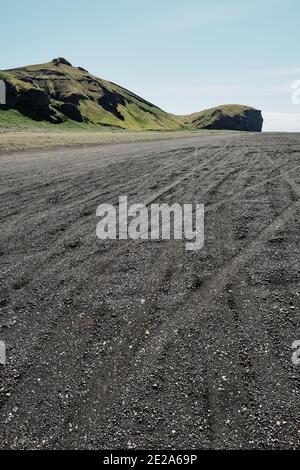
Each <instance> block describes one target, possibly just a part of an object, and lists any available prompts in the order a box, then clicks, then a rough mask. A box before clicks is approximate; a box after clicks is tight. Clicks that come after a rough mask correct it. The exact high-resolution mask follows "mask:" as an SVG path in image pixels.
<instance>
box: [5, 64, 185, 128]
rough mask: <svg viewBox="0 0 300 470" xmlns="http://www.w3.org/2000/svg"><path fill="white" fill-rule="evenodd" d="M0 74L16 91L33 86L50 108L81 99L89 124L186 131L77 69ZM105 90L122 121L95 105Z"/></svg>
mask: <svg viewBox="0 0 300 470" xmlns="http://www.w3.org/2000/svg"><path fill="white" fill-rule="evenodd" d="M1 73H2V78H5V79H6V80H9V81H10V82H11V83H13V84H14V85H15V86H16V87H17V89H18V90H19V91H22V90H25V89H30V88H32V87H33V86H35V87H38V88H40V89H42V90H44V91H46V92H47V93H48V94H49V95H52V104H53V107H55V105H57V104H58V100H59V98H57V96H59V97H60V98H61V102H62V101H68V97H70V96H74V95H77V96H81V97H82V98H83V99H82V100H81V101H80V110H81V112H82V114H83V115H84V116H86V117H87V118H88V119H89V120H90V122H91V123H92V124H101V125H105V126H112V127H116V128H121V129H122V128H123V129H131V130H175V129H180V128H184V127H185V126H184V125H183V123H182V121H181V120H180V119H179V118H177V117H175V116H173V115H171V114H168V113H166V112H164V111H163V110H161V109H160V108H158V107H156V106H154V105H152V104H151V103H148V102H147V101H145V100H143V99H142V98H140V97H138V96H137V95H135V94H133V93H131V92H130V91H128V90H126V89H124V88H122V87H120V86H118V85H116V84H114V83H111V82H108V81H106V80H102V79H99V78H97V77H95V76H93V75H91V74H89V73H88V72H86V71H84V70H82V69H80V68H77V67H71V66H68V65H65V64H60V65H59V66H56V65H54V64H53V63H52V62H49V63H47V64H38V65H32V66H29V67H22V68H18V69H12V70H9V71H6V72H1ZM0 78H1V75H0ZM23 79H26V80H28V79H31V80H33V82H34V84H33V85H32V84H30V83H28V82H25V81H24V80H23ZM106 90H108V92H109V93H112V94H113V95H114V96H117V98H118V99H120V101H121V103H120V104H118V106H117V114H118V113H121V114H122V115H123V117H124V119H119V118H118V116H116V115H114V113H112V112H110V111H108V110H107V109H104V107H103V106H101V105H100V104H99V103H98V100H99V98H101V96H103V95H105V93H106ZM54 98H55V99H54ZM0 112H1V111H0ZM11 119H12V117H8V118H6V117H5V115H4V114H3V112H1V115H0V121H2V123H3V122H4V121H5V120H11Z"/></svg>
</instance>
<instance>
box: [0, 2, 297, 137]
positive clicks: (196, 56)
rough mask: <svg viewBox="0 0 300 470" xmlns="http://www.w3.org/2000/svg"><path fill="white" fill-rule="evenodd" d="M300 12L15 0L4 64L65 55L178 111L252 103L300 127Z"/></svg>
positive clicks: (5, 16) (4, 38)
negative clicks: (298, 93)
mask: <svg viewBox="0 0 300 470" xmlns="http://www.w3.org/2000/svg"><path fill="white" fill-rule="evenodd" d="M299 18H300V1H299V0H247V1H246V0H210V1H209V0H185V1H182V0H151V1H149V0H114V1H110V2H109V1H107V0H106V1H102V0H52V1H51V2H50V1H49V2H42V1H38V0H26V1H24V0H10V1H7V2H1V28H0V40H1V63H0V68H1V69H6V68H11V67H15V66H21V65H27V64H34V63H42V62H47V61H49V60H51V59H52V58H55V57H58V56H62V57H65V58H67V59H68V60H70V61H71V62H72V63H73V64H74V65H76V66H78V65H80V66H82V67H84V68H87V69H88V70H89V71H90V72H92V73H94V74H95V75H98V76H100V77H102V78H106V79H108V80H111V81H113V82H115V83H118V84H120V85H122V86H125V87H126V88H129V89H130V90H132V91H134V92H136V93H138V94H140V95H141V96H143V97H145V98H146V99H148V100H150V101H152V102H153V103H155V104H156V105H158V106H160V107H162V108H163V109H165V110H166V111H169V112H173V113H177V114H186V113H191V112H195V111H198V110H201V109H204V108H208V107H212V106H215V105H218V104H223V103H241V104H248V105H252V106H255V107H258V108H260V109H262V110H263V113H264V115H265V117H267V119H266V121H267V122H266V128H268V126H269V122H270V123H271V122H272V120H273V124H271V126H273V127H272V128H274V126H275V127H276V125H277V126H278V125H279V127H280V126H281V127H284V126H288V128H289V129H287V130H297V126H299V131H300V105H294V104H292V100H291V96H292V88H291V85H292V83H293V82H294V81H295V80H300V56H299V44H300V28H299ZM287 114H293V115H294V116H289V118H287V117H286V116H287ZM274 120H275V121H274ZM274 122H280V124H274ZM295 126H296V128H294V127H295ZM282 130H286V129H282Z"/></svg>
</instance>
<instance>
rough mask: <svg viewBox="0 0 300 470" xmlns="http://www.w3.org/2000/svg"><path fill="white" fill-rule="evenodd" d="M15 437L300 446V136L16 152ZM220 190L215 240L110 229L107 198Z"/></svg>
mask: <svg viewBox="0 0 300 470" xmlns="http://www.w3.org/2000/svg"><path fill="white" fill-rule="evenodd" d="M0 168H1V187H0V192H1V234H0V238H1V246H0V260H1V267H2V269H1V288H0V307H1V310H0V324H1V328H0V340H2V341H5V342H6V346H7V363H6V365H5V366H3V365H0V448H2V449H70V448H71V449H74V448H77V449H104V448H105V449H118V448H126V449H140V448H143V449H167V448H173V449H193V448H196V449H239V448H243V449H249V448H250V449H251V448H256V449H291V448H297V447H299V439H300V367H297V366H295V365H293V362H292V349H291V346H292V343H293V342H294V341H296V340H300V321H299V306H300V294H299V278H300V272H299V264H300V263H299V229H300V222H299V212H300V208H299V197H300V135H299V134H243V135H242V134H235V135H227V136H215V137H202V138H190V139H181V140H176V141H174V140H172V141H171V140H169V141H168V140H166V141H160V142H148V143H131V144H117V145H108V146H99V147H92V148H88V147H87V148H84V149H82V148H81V149H80V148H77V149H76V148H74V149H67V150H51V151H48V152H47V151H43V152H41V151H36V152H31V153H29V152H28V153H16V154H12V153H11V154H2V155H1V156H0ZM120 195H128V197H129V201H130V203H143V202H146V203H147V204H150V203H152V202H155V203H163V202H165V203H168V204H171V203H175V202H176V203H180V204H182V203H204V204H205V244H204V248H203V249H202V250H200V251H194V252H187V251H186V249H185V241H184V240H182V241H175V240H171V241H167V240H164V241H156V242H155V241H143V240H136V241H134V240H128V241H126V240H115V241H114V240H107V241H101V240H99V239H98V238H97V237H96V225H97V223H98V221H99V219H98V218H97V217H96V208H97V206H98V205H99V204H102V203H104V202H108V203H111V204H117V203H118V199H119V196H120Z"/></svg>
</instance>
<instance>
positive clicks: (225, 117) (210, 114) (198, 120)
mask: <svg viewBox="0 0 300 470" xmlns="http://www.w3.org/2000/svg"><path fill="white" fill-rule="evenodd" d="M182 119H183V122H184V123H185V124H187V125H190V126H192V127H195V128H197V129H219V130H220V129H228V130H235V131H249V132H261V130H262V126H263V117H262V114H261V111H259V110H257V109H254V108H251V107H250V106H242V105H238V104H231V105H230V104H229V105H223V106H218V107H216V108H211V109H206V110H204V111H201V112H199V113H194V114H190V115H188V116H182Z"/></svg>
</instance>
